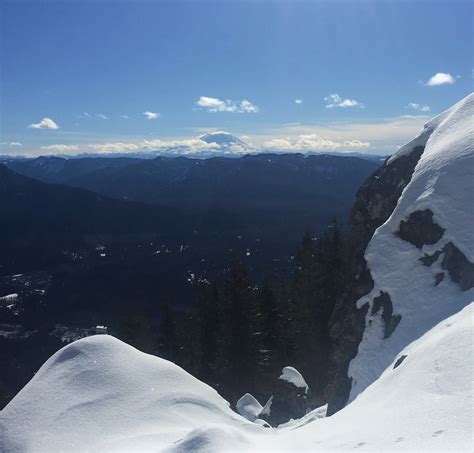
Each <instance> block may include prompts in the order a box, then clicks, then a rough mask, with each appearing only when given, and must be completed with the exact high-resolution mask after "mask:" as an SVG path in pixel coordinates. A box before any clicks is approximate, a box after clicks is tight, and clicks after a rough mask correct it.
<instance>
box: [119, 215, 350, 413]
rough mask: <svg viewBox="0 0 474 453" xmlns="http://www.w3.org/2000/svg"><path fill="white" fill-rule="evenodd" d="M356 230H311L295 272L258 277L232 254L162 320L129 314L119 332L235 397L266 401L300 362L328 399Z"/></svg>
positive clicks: (317, 396) (320, 396)
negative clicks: (338, 308) (333, 331)
mask: <svg viewBox="0 0 474 453" xmlns="http://www.w3.org/2000/svg"><path fill="white" fill-rule="evenodd" d="M350 242H351V241H350V240H349V238H348V236H347V235H346V234H345V233H344V232H343V230H341V228H340V227H339V226H338V224H337V223H336V222H334V223H333V224H332V225H330V226H329V227H328V228H327V229H326V231H325V232H324V233H323V234H322V235H320V236H318V237H313V236H312V235H310V234H306V235H305V236H304V237H303V239H302V241H301V244H300V246H299V248H298V251H297V253H296V255H295V260H294V261H295V266H294V269H293V271H292V272H291V273H289V274H288V275H268V276H266V277H265V278H264V279H263V280H262V281H260V282H256V281H253V279H252V278H251V276H250V275H249V272H248V270H247V268H246V266H245V264H244V262H243V260H242V259H240V258H239V257H237V256H234V257H232V259H231V261H230V264H229V267H228V269H227V272H226V273H225V277H224V278H223V279H222V280H221V281H216V282H208V281H204V282H201V283H200V284H199V288H198V290H197V296H196V300H195V301H194V303H193V304H192V305H191V306H190V307H186V308H185V309H179V310H178V309H173V307H171V306H169V305H168V304H165V305H164V306H163V307H162V310H161V318H160V321H159V325H158V326H157V327H156V328H154V327H153V326H152V324H151V323H150V321H149V318H148V316H147V314H146V313H143V312H140V311H135V312H133V313H130V315H129V316H127V317H126V321H125V322H124V324H122V326H121V328H120V332H119V337H120V338H122V339H124V340H125V341H127V342H129V343H131V344H133V345H134V346H136V347H138V348H139V349H142V350H144V351H146V352H150V353H153V354H156V355H158V356H160V357H163V358H166V359H168V360H171V361H173V362H175V363H177V364H178V365H180V366H182V367H183V368H184V369H185V370H187V371H189V372H190V373H191V374H193V375H194V376H196V377H197V378H199V379H201V380H203V381H204V382H206V383H208V384H209V385H211V386H213V387H214V388H216V389H217V390H218V391H219V393H220V394H221V395H222V396H224V397H225V398H227V399H228V400H229V401H231V402H232V403H235V402H236V400H237V399H238V398H239V397H240V396H242V395H243V394H244V393H246V392H250V393H252V394H254V395H255V396H256V397H257V398H259V397H260V398H261V399H262V401H264V400H265V398H266V397H268V396H269V395H270V394H271V392H272V389H271V386H272V382H274V380H275V377H278V373H279V372H280V371H281V369H282V368H283V367H284V366H287V365H290V366H294V367H295V368H296V369H298V370H299V371H300V372H301V373H302V375H303V376H304V378H305V380H306V381H307V383H308V385H309V386H310V388H311V390H312V403H313V404H314V405H315V406H317V405H319V404H324V403H325V401H326V397H327V390H328V384H329V383H330V380H331V364H330V356H331V337H330V331H329V330H330V319H331V314H332V313H333V310H334V307H335V304H336V301H337V299H338V297H339V296H340V294H341V292H342V290H343V288H344V285H345V283H346V282H345V279H346V276H347V274H348V266H349V265H350V260H351V244H350Z"/></svg>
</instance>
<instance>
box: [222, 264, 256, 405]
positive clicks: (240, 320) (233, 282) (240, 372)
mask: <svg viewBox="0 0 474 453" xmlns="http://www.w3.org/2000/svg"><path fill="white" fill-rule="evenodd" d="M222 295H223V303H222V307H223V309H224V312H223V314H224V320H223V323H222V325H221V328H222V333H221V339H222V343H221V348H220V354H219V367H220V369H221V372H222V373H223V380H224V382H225V384H226V386H227V388H228V391H229V395H230V397H231V399H232V400H235V399H236V398H238V397H240V396H241V392H242V390H243V389H246V390H245V391H249V392H252V391H254V388H255V378H256V369H257V352H258V347H257V345H258V339H257V336H258V332H256V330H255V325H256V322H255V319H256V315H257V311H256V304H255V294H254V289H253V286H252V283H251V281H250V278H249V276H248V273H247V270H246V268H245V266H244V264H243V263H242V261H240V260H238V259H236V258H233V259H232V261H231V263H230V268H229V273H228V276H227V278H226V280H225V282H224V286H223V290H222Z"/></svg>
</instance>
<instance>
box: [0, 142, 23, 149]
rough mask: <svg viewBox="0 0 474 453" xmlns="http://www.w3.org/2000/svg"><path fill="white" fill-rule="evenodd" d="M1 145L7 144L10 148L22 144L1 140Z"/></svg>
mask: <svg viewBox="0 0 474 453" xmlns="http://www.w3.org/2000/svg"><path fill="white" fill-rule="evenodd" d="M0 146H6V147H8V148H19V147H20V146H22V145H21V143H20V142H0Z"/></svg>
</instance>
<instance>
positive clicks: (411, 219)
mask: <svg viewBox="0 0 474 453" xmlns="http://www.w3.org/2000/svg"><path fill="white" fill-rule="evenodd" d="M443 234H444V228H441V227H440V226H439V225H437V224H436V223H434V222H433V212H432V211H431V210H430V209H425V210H424V211H415V212H412V213H411V214H410V215H409V216H408V219H407V220H402V221H401V222H400V227H399V230H398V231H397V235H398V236H399V237H400V239H403V240H404V241H407V242H410V244H413V245H414V246H416V247H418V248H419V249H421V247H423V246H424V245H425V244H428V245H429V244H436V243H437V242H438V241H439V240H440V239H441V238H442V237H443Z"/></svg>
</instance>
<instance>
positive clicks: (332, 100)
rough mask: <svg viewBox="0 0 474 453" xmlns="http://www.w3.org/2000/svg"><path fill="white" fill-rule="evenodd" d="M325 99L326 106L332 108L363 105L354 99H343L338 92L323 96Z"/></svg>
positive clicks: (360, 106) (361, 106)
mask: <svg viewBox="0 0 474 453" xmlns="http://www.w3.org/2000/svg"><path fill="white" fill-rule="evenodd" d="M324 100H325V101H326V108H327V109H332V108H334V107H344V108H345V107H359V108H363V107H364V105H363V104H361V103H360V102H359V101H356V100H355V99H344V98H342V97H341V96H339V95H338V94H330V95H328V96H326V97H325V98H324Z"/></svg>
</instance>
